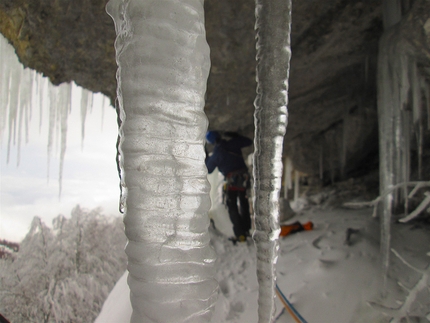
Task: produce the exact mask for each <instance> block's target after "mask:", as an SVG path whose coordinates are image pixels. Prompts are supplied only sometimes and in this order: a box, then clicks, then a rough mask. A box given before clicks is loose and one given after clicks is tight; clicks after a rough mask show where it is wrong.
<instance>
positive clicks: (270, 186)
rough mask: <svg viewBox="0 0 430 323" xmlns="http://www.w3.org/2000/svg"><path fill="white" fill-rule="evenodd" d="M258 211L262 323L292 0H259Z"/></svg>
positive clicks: (275, 213) (267, 314) (269, 297)
mask: <svg viewBox="0 0 430 323" xmlns="http://www.w3.org/2000/svg"><path fill="white" fill-rule="evenodd" d="M256 30H257V44H256V48H257V57H256V59H257V82H258V85H257V97H256V99H255V139H254V143H255V152H254V168H253V169H254V190H255V198H254V210H255V232H254V235H253V238H254V240H255V243H256V246H257V278H258V283H259V297H258V306H259V308H258V316H259V321H258V322H259V323H269V322H272V321H273V316H274V313H275V286H276V273H275V265H276V261H277V257H278V248H279V245H278V236H279V231H280V229H279V193H280V189H281V178H282V149H283V142H284V135H285V130H286V126H287V120H288V117H287V116H288V113H287V101H288V93H287V92H288V76H289V66H290V57H291V49H290V31H291V1H290V0H287V1H284V0H274V1H273V0H257V1H256Z"/></svg>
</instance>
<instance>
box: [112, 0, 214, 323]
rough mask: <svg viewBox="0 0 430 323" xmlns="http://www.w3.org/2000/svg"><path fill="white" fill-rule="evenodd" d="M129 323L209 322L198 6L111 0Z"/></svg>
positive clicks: (197, 0)
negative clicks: (127, 275) (128, 289)
mask: <svg viewBox="0 0 430 323" xmlns="http://www.w3.org/2000/svg"><path fill="white" fill-rule="evenodd" d="M107 11H108V13H109V14H110V15H111V16H112V18H113V20H114V22H115V28H116V33H117V39H116V42H115V48H116V53H117V63H118V72H117V80H118V103H119V107H120V117H121V127H120V136H121V142H120V153H121V158H120V164H121V167H122V172H121V174H122V185H123V187H124V191H123V196H122V198H123V201H122V205H123V206H124V211H125V218H124V222H125V229H126V234H127V237H128V239H129V242H128V245H127V247H126V252H127V255H128V259H129V265H128V270H129V278H128V282H129V286H130V290H131V303H132V307H133V314H132V319H131V321H132V322H139V323H140V322H145V323H150V322H193V323H194V322H208V321H209V320H210V317H211V312H212V309H213V306H214V302H215V300H216V294H217V288H218V284H217V282H216V281H215V279H214V267H213V264H214V260H215V255H214V251H213V250H212V248H211V247H210V246H209V234H208V226H209V218H208V210H209V207H210V200H209V194H208V193H209V186H208V182H207V178H206V175H207V169H206V166H205V163H204V158H205V153H204V149H203V142H204V135H205V132H206V129H207V118H206V116H205V114H204V112H203V107H204V93H205V91H206V81H207V77H208V73H209V67H210V61H209V47H208V45H207V43H206V39H205V28H204V12H203V0H183V1H177V0H163V1H161V0H153V1H151V0H148V1H133V0H128V1H122V0H110V1H109V3H108V5H107Z"/></svg>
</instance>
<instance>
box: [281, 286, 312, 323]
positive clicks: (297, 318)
mask: <svg viewBox="0 0 430 323" xmlns="http://www.w3.org/2000/svg"><path fill="white" fill-rule="evenodd" d="M276 295H278V298H279V300H280V301H281V303H282V304H283V305H284V306H285V308H286V309H287V311H288V313H290V315H291V317H292V318H293V319H294V321H296V322H297V323H307V322H306V320H305V319H304V318H303V317H302V316H301V315H300V313H299V312H297V310H296V309H295V308H294V306H293V304H291V303H290V302H289V301H288V299H287V298H286V297H285V295H284V294H283V293H282V291H281V289H280V288H279V286H278V284H276Z"/></svg>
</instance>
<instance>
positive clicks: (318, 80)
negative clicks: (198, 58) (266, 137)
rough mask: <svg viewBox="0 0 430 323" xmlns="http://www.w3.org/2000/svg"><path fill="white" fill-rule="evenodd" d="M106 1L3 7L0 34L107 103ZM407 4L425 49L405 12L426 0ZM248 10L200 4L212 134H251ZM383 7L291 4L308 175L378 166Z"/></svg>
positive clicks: (239, 2) (215, 0) (16, 2)
mask: <svg viewBox="0 0 430 323" xmlns="http://www.w3.org/2000/svg"><path fill="white" fill-rule="evenodd" d="M106 2H107V0H91V1H90V0H73V1H72V0H61V1H58V0H39V1H31V0H0V32H1V33H2V34H3V35H4V36H6V38H8V39H9V41H10V42H11V43H12V44H13V46H14V47H15V48H16V52H17V54H18V56H19V59H20V60H21V62H22V63H23V64H24V65H25V66H28V67H30V68H33V69H35V70H37V71H39V72H41V73H43V74H44V75H46V76H48V77H49V78H50V79H51V81H52V83H54V84H60V83H61V82H68V81H72V80H73V81H75V82H76V83H77V84H79V85H81V86H83V87H85V88H87V89H89V90H91V91H94V92H102V93H104V94H106V95H107V96H109V97H110V98H111V100H112V102H114V100H115V89H116V79H115V72H116V63H115V55H114V48H113V43H114V39H115V30H114V26H113V22H112V20H111V18H110V17H109V16H108V15H107V14H106V13H105V9H104V8H105V5H106ZM405 3H406V1H405ZM407 3H408V5H407V6H406V5H405V6H404V8H403V9H404V11H405V12H411V14H409V15H408V16H406V17H405V19H406V20H408V19H409V20H408V21H409V25H408V26H409V27H408V28H410V32H409V34H408V36H407V37H410V40H411V42H413V41H415V40H416V42H417V44H416V46H418V47H420V46H424V45H425V46H428V44H429V42H430V40H429V37H427V38H426V35H428V34H426V29H425V23H426V20H425V14H424V15H423V14H422V12H421V16H420V13H419V12H418V11H417V10H418V9H416V11H415V13H414V11H413V10H412V9H413V8H414V7H418V5H421V7H420V8H421V9H420V10H421V11H423V10H424V12H425V10H426V9H427V16H428V12H430V9H429V2H428V1H426V0H415V1H407ZM412 4H413V6H412ZM254 7H255V3H254V1H253V0H234V1H231V0H206V1H205V11H206V27H207V39H208V42H209V45H210V47H211V60H212V68H211V74H210V76H209V80H208V90H207V103H206V107H205V111H206V113H207V115H208V118H209V121H210V126H209V127H210V129H217V130H233V131H240V132H242V133H244V134H246V135H249V136H253V129H254V121H253V111H254V106H253V101H254V98H255V88H256V84H255V41H254V37H255V33H254ZM381 7H382V5H381V1H380V0H368V1H347V0H326V1H317V0H307V1H295V0H293V25H292V35H291V43H292V52H293V56H292V61H291V72H290V89H289V100H290V102H289V124H288V129H287V135H286V138H285V153H286V154H287V155H288V156H290V157H291V158H292V159H293V162H294V165H295V167H296V168H297V169H299V170H301V171H303V172H305V173H308V174H310V175H316V176H317V175H318V174H319V173H320V172H323V173H324V174H325V176H326V178H329V177H332V178H335V177H342V176H346V175H347V174H352V173H354V172H357V171H359V170H364V171H366V170H368V169H371V168H375V167H377V163H376V162H377V151H378V140H377V112H376V111H377V110H376V70H377V66H376V62H377V53H378V41H379V39H380V36H381V34H382V32H383V23H382V13H381ZM427 28H429V29H430V27H428V26H427ZM420 42H424V44H423V45H420ZM425 53H426V51H424V54H423V56H422V57H424V58H423V60H424V65H425V66H427V65H426V64H428V60H430V56H428V57H427V61H426V58H425V55H426V54H425Z"/></svg>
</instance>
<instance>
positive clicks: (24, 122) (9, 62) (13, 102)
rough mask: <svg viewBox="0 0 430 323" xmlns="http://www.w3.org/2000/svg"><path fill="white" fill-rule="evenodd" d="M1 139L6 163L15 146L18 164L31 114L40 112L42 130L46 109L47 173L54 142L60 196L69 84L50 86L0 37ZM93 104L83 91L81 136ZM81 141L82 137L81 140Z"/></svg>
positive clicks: (26, 137)
mask: <svg viewBox="0 0 430 323" xmlns="http://www.w3.org/2000/svg"><path fill="white" fill-rule="evenodd" d="M0 57H1V58H2V59H1V64H0V139H1V141H2V143H3V137H4V136H3V133H4V132H5V131H7V161H9V159H10V151H11V147H12V145H16V146H17V164H18V165H19V162H20V152H21V146H22V143H23V136H25V143H27V142H28V141H29V138H28V134H29V126H30V122H31V119H32V113H33V111H39V114H40V123H39V128H41V127H42V121H43V118H42V115H43V109H44V107H46V106H48V107H49V120H48V127H49V131H48V138H47V142H48V143H47V147H48V148H47V149H48V172H47V173H48V174H49V161H50V158H51V157H52V150H53V147H54V143H55V142H58V143H59V146H60V168H59V186H60V190H59V192H60V194H61V185H62V174H63V164H64V156H65V153H66V147H67V145H66V144H67V119H68V115H69V112H70V109H71V95H72V84H71V83H63V84H62V85H60V86H53V85H52V84H51V83H50V82H49V80H48V79H47V78H45V77H42V75H41V74H38V73H36V72H35V71H32V70H30V69H28V68H25V69H24V68H23V66H22V64H20V63H19V61H18V59H17V57H16V55H15V52H14V49H13V47H12V46H11V45H10V44H8V42H7V40H6V39H5V38H4V37H3V36H2V35H0ZM91 105H92V94H90V92H88V91H87V90H84V89H82V100H81V111H82V112H81V117H82V136H83V135H84V127H85V116H86V113H87V110H88V107H90V106H91ZM82 138H83V137H82Z"/></svg>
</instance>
